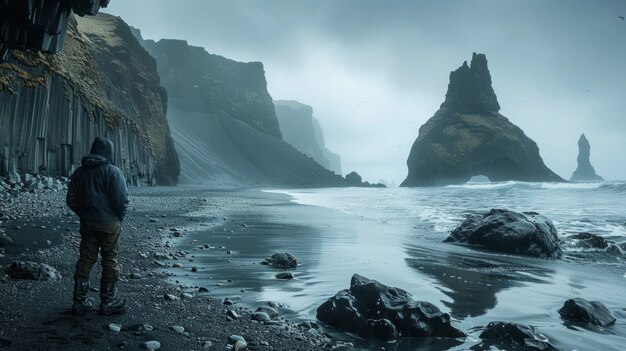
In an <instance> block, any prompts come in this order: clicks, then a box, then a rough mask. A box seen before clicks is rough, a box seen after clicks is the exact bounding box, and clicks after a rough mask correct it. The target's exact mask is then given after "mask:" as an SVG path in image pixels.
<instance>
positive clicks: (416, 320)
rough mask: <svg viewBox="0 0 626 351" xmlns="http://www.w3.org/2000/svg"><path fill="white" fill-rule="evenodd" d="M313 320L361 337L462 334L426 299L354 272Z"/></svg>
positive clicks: (393, 338)
mask: <svg viewBox="0 0 626 351" xmlns="http://www.w3.org/2000/svg"><path fill="white" fill-rule="evenodd" d="M317 319H319V320H320V321H322V322H325V323H328V324H330V325H332V326H335V327H337V328H340V329H343V330H345V331H348V332H353V333H356V334H358V335H359V336H361V337H363V338H368V339H378V340H395V339H397V338H401V337H449V338H458V337H463V336H465V334H464V333H463V332H462V331H460V330H459V329H456V328H455V327H453V326H452V325H451V324H450V316H449V315H448V314H447V313H442V312H441V311H440V310H439V308H437V307H436V306H435V305H433V304H431V303H429V302H423V301H415V300H413V296H411V294H409V293H408V292H406V291H404V290H402V289H399V288H394V287H389V286H386V285H384V284H381V283H379V282H377V281H375V280H370V279H367V278H365V277H362V276H360V275H358V274H355V275H354V276H352V279H351V281H350V289H346V290H342V291H340V292H338V293H337V295H335V296H334V297H332V298H330V299H328V300H327V301H326V302H324V303H323V304H322V305H320V306H319V307H318V308H317Z"/></svg>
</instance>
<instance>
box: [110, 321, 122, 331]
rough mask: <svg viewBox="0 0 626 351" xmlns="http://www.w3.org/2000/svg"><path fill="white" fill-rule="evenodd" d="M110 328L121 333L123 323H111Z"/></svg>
mask: <svg viewBox="0 0 626 351" xmlns="http://www.w3.org/2000/svg"><path fill="white" fill-rule="evenodd" d="M109 330H110V331H112V332H115V333H119V332H120V331H122V325H121V324H117V323H111V324H109Z"/></svg>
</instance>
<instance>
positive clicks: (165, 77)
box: [134, 30, 347, 187]
mask: <svg viewBox="0 0 626 351" xmlns="http://www.w3.org/2000/svg"><path fill="white" fill-rule="evenodd" d="M134 35H135V36H136V37H137V38H138V39H139V40H140V41H141V42H142V43H143V45H144V47H145V48H147V49H148V50H149V51H150V53H151V54H152V56H153V57H154V58H155V59H156V62H157V68H158V72H159V75H160V76H161V79H162V82H163V86H164V87H165V88H166V89H167V92H168V114H167V118H168V121H169V123H170V128H171V130H172V136H173V138H174V142H175V145H176V150H177V151H178V154H179V156H180V162H181V182H185V183H193V184H201V183H209V182H210V183H219V184H225V185H239V184H242V185H253V186H258V185H284V186H301V187H308V186H341V185H346V184H347V181H346V180H345V179H344V178H342V177H340V176H338V175H335V174H334V173H333V172H331V171H329V170H327V169H325V168H324V167H322V166H321V165H320V164H319V163H317V162H316V161H314V160H313V159H312V158H310V157H308V156H306V155H305V154H303V153H302V152H300V151H298V150H296V149H295V148H294V147H293V146H291V145H289V144H288V143H287V142H285V141H284V140H283V139H282V133H281V130H280V127H279V124H278V119H277V117H276V111H275V108H274V104H273V101H272V98H271V96H270V94H269V93H268V91H267V82H266V80H265V71H264V68H263V64H262V63H260V62H249V63H244V62H236V61H233V60H230V59H227V58H225V57H222V56H218V55H213V54H210V53H208V52H207V51H206V50H205V49H204V48H201V47H195V46H191V45H189V44H187V42H186V41H183V40H170V39H162V40H159V41H158V42H155V41H152V40H143V39H142V38H141V33H140V31H139V30H134Z"/></svg>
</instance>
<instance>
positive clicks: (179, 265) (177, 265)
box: [172, 263, 183, 268]
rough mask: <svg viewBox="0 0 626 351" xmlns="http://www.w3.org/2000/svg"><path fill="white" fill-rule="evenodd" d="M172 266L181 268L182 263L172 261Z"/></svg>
mask: <svg viewBox="0 0 626 351" xmlns="http://www.w3.org/2000/svg"><path fill="white" fill-rule="evenodd" d="M172 268H183V265H182V264H180V263H174V264H173V265H172Z"/></svg>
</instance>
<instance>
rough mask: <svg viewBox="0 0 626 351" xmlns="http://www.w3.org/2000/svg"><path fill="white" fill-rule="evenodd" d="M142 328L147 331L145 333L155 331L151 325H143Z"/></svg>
mask: <svg viewBox="0 0 626 351" xmlns="http://www.w3.org/2000/svg"><path fill="white" fill-rule="evenodd" d="M140 328H141V329H142V330H145V331H152V330H154V327H153V326H151V325H150V324H142V325H141V327H140Z"/></svg>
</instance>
